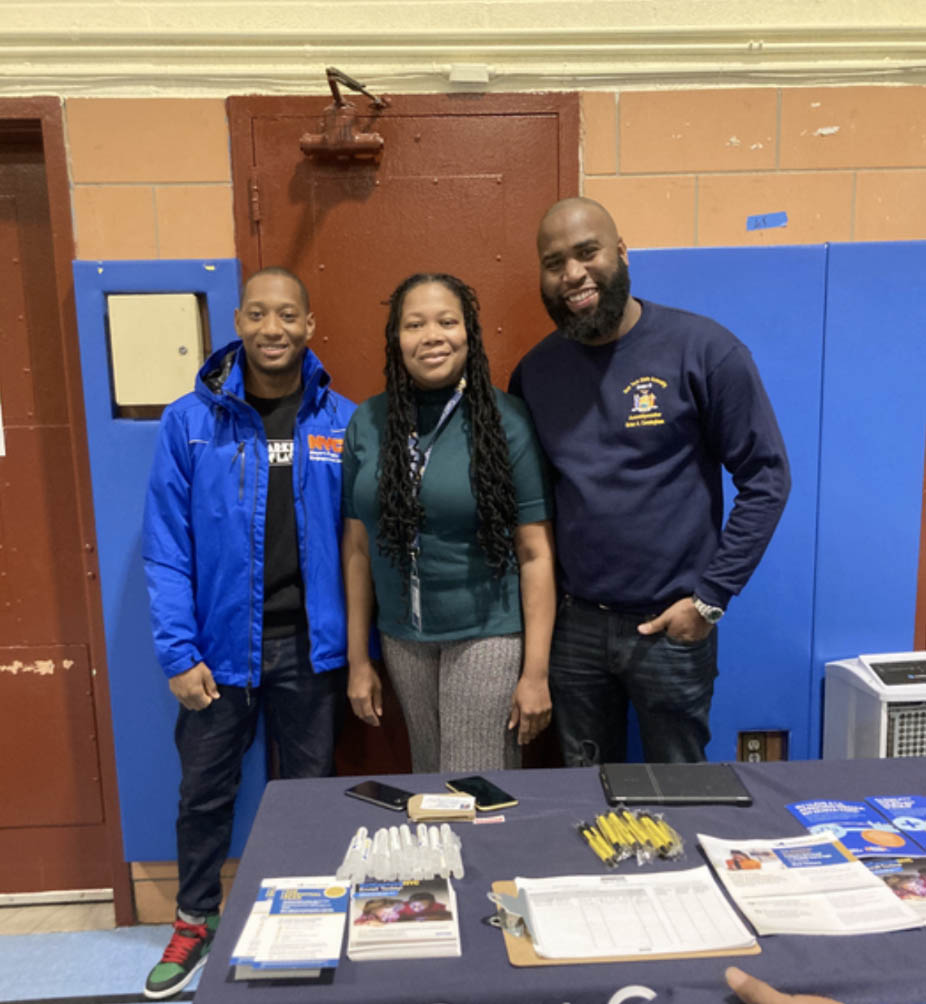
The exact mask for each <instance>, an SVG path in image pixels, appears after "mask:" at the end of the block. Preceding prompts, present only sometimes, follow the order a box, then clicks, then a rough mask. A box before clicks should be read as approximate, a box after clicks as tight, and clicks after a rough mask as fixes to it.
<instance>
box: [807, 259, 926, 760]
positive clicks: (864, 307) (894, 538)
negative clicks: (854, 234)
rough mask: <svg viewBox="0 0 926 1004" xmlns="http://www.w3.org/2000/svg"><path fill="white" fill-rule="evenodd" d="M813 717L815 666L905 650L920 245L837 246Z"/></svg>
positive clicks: (922, 270)
mask: <svg viewBox="0 0 926 1004" xmlns="http://www.w3.org/2000/svg"><path fill="white" fill-rule="evenodd" d="M825 345H826V367H825V378H824V384H823V437H822V449H821V454H820V520H819V537H818V548H817V590H816V635H815V639H814V653H813V654H814V684H815V686H814V690H813V700H814V703H813V712H814V722H815V725H816V728H817V732H815V733H814V749H817V748H818V746H819V723H820V711H819V708H820V695H821V687H820V681H821V680H822V678H823V674H824V668H825V664H826V663H827V662H828V661H830V660H833V659H843V658H846V657H849V656H855V655H858V654H859V653H862V652H868V653H871V652H896V651H901V652H903V651H908V650H909V649H911V648H912V647H913V626H914V617H915V608H916V589H917V562H918V558H919V539H920V520H921V513H922V504H923V450H924V428H926V242H922V241H917V242H915V243H914V242H911V243H903V244H835V245H833V246H832V247H831V248H830V266H829V273H828V285H827V298H826V342H825Z"/></svg>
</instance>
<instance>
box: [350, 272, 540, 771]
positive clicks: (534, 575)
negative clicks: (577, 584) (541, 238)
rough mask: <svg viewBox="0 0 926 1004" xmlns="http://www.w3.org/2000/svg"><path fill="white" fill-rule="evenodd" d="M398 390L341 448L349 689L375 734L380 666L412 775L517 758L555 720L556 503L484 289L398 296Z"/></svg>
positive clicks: (354, 425)
mask: <svg viewBox="0 0 926 1004" xmlns="http://www.w3.org/2000/svg"><path fill="white" fill-rule="evenodd" d="M389 307H390V309H389V318H388V321H387V324H386V392H385V393H384V394H379V395H377V396H376V397H373V398H371V399H370V400H369V401H366V402H365V403H364V404H362V405H361V406H360V407H359V408H358V409H357V411H356V412H355V414H354V416H353V418H352V419H351V423H350V426H349V427H348V430H347V435H346V437H345V443H344V453H343V458H342V459H343V474H344V477H343V512H344V517H345V521H344V537H343V546H342V554H343V562H344V581H345V588H346V592H347V617H348V628H347V631H348V660H349V663H350V679H349V683H348V697H349V698H350V701H351V706H352V707H353V710H354V712H355V713H356V714H357V715H358V716H359V717H360V718H362V719H363V720H364V721H365V722H367V723H368V724H370V725H379V722H380V718H381V716H382V687H381V682H380V677H379V674H378V673H377V670H376V668H375V667H374V665H373V664H372V662H371V661H370V658H369V654H368V642H369V633H370V626H371V622H372V619H373V616H374V611H375V612H376V623H377V626H378V628H379V630H380V636H381V639H382V645H383V657H384V661H385V663H386V667H387V669H388V671H389V675H390V678H391V680H392V682H393V686H394V687H395V690H396V694H397V696H398V698H399V703H400V705H401V707H402V712H403V715H404V717H405V722H406V725H407V726H408V732H409V739H410V742H411V749H412V768H413V770H415V771H416V772H429V771H463V770H466V771H473V770H485V769H492V768H502V767H515V766H518V765H519V764H520V746H522V745H524V744H525V743H528V742H530V741H531V739H533V738H534V736H536V735H537V734H538V733H539V732H541V731H542V730H543V729H544V728H546V726H547V725H548V724H549V721H550V693H549V689H548V687H547V659H548V655H549V648H550V637H551V634H552V630H553V618H554V613H555V605H556V601H555V587H554V580H553V560H554V559H553V540H552V530H551V523H550V518H551V515H552V503H551V500H550V492H549V485H548V482H547V475H546V467H545V462H544V460H543V457H542V454H541V452H540V447H539V445H538V444H537V440H536V438H535V436H534V431H533V427H532V425H531V422H530V419H529V417H528V415H527V411H526V409H525V408H524V406H523V405H522V403H521V402H520V401H519V400H517V399H516V398H512V397H510V396H509V395H507V394H505V393H503V392H502V391H500V390H497V389H495V388H493V387H492V385H491V383H490V381H489V365H488V360H487V359H486V354H485V350H484V348H483V345H482V330H481V327H480V324H479V315H478V309H479V305H478V302H477V300H476V295H475V293H474V292H473V291H472V290H471V289H470V288H469V287H468V286H467V285H466V284H465V283H463V282H461V281H460V280H459V279H456V278H454V277H453V276H449V275H442V274H435V275H427V274H419V275H413V276H411V277H410V278H408V279H406V280H405V281H404V282H403V283H401V284H400V285H399V287H398V288H397V289H396V290H395V292H394V293H393V294H392V297H391V298H390V301H389Z"/></svg>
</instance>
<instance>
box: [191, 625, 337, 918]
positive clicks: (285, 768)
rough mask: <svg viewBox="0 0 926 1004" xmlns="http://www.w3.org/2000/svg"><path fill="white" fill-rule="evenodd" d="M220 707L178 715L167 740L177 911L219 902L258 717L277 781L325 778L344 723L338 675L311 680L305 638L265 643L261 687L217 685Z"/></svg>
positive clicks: (198, 910)
mask: <svg viewBox="0 0 926 1004" xmlns="http://www.w3.org/2000/svg"><path fill="white" fill-rule="evenodd" d="M219 693H220V694H221V695H222V696H221V697H220V699H219V700H217V701H213V702H212V704H210V705H209V706H208V707H207V708H204V709H203V710H202V711H189V710H187V709H186V708H184V707H181V708H180V713H179V715H178V716H177V726H176V729H175V730H174V739H175V741H176V744H177V750H178V752H179V753H180V766H181V770H182V778H181V781H180V809H179V812H178V815H177V865H178V870H179V875H180V888H179V891H178V893H177V905H178V906H179V907H180V909H181V910H183V911H184V912H186V913H193V914H202V913H211V912H213V911H215V910H217V909H218V906H219V903H220V902H221V901H222V883H221V880H220V878H219V873H220V872H221V869H222V865H223V864H224V862H225V858H226V857H227V856H228V848H229V845H230V843H231V833H232V822H233V819H234V812H235V797H236V795H237V794H238V787H239V785H240V783H241V761H242V760H243V758H244V754H245V753H246V752H247V751H248V749H249V747H250V746H251V744H252V743H253V742H254V735H255V733H256V731H257V722H258V716H259V714H260V713H261V711H263V715H264V722H265V727H266V730H267V739H268V748H269V741H270V739H271V738H272V739H273V740H275V742H276V743H277V746H278V748H279V766H280V777H282V778H298V777H324V776H327V775H330V774H331V772H332V768H333V765H334V744H335V739H336V738H337V733H338V730H339V729H340V726H341V723H342V721H343V717H344V707H345V703H346V693H347V676H346V670H345V669H336V670H330V671H329V672H327V673H313V672H312V664H311V662H310V660H309V646H308V639H307V638H306V636H305V635H302V634H300V635H298V636H295V637H290V638H272V639H267V640H265V641H264V645H263V651H262V665H261V681H260V687H259V688H257V689H255V690H252V691H251V693H250V695H248V693H247V691H246V690H245V688H244V687H230V686H224V685H222V684H220V685H219Z"/></svg>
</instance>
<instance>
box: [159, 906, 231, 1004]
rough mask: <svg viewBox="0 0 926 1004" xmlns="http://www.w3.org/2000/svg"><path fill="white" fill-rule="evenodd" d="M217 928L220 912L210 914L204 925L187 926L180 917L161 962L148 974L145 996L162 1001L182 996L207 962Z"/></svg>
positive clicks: (175, 923) (175, 922) (176, 921)
mask: <svg viewBox="0 0 926 1004" xmlns="http://www.w3.org/2000/svg"><path fill="white" fill-rule="evenodd" d="M218 926H219V915H218V914H217V913H210V914H209V915H208V916H207V917H206V920H205V922H204V923H202V924H188V923H187V922H186V921H185V920H180V918H179V917H178V918H177V919H176V920H175V921H174V933H173V934H172V935H171V939H170V941H169V942H168V944H167V948H165V949H164V954H163V955H162V956H161V961H160V962H159V963H158V964H157V965H156V966H155V967H154V969H152V970H151V972H150V973H148V979H147V981H146V982H145V996H146V997H147V998H149V999H150V1000H161V999H162V998H164V997H172V996H173V995H174V994H176V993H179V992H180V991H181V990H182V989H183V988H184V987H185V986H186V985H187V983H189V982H190V980H191V979H193V977H194V975H195V974H196V972H197V970H198V969H199V968H200V966H202V964H203V963H204V962H205V961H206V956H207V955H208V954H209V948H210V946H211V945H212V939H213V938H214V937H215V932H216V928H217V927H218Z"/></svg>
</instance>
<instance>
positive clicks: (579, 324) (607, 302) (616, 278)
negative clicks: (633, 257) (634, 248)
mask: <svg viewBox="0 0 926 1004" xmlns="http://www.w3.org/2000/svg"><path fill="white" fill-rule="evenodd" d="M597 285H598V306H597V307H595V309H594V310H593V311H592V312H591V313H590V314H574V313H573V312H572V311H571V310H570V309H569V308H568V307H567V306H566V304H565V302H564V301H563V300H562V299H561V298H559V297H557V298H555V299H554V298H553V297H548V296H547V295H546V294H545V293H544V291H543V290H542V289H541V291H540V298H541V299H542V300H543V305H544V306H545V307H546V308H547V313H548V314H549V315H550V317H551V318H552V319H553V323H554V324H555V325H556V326H557V328H558V329H559V331H560V334H562V335H563V336H564V337H566V338H569V339H571V340H573V341H576V342H585V343H586V344H589V345H594V344H596V343H598V342H603V341H607V340H608V339H610V338H613V337H614V335H615V334H616V332H617V329H618V328H619V327H620V323H621V318H623V316H624V308H625V307H626V306H627V301H628V300H629V299H630V269H629V268H628V267H627V263H626V262H625V261H624V260H623V259H622V258H618V260H617V268H616V269H615V271H614V275H613V276H612V278H611V279H609V280H608V281H607V282H605V283H598V284H597Z"/></svg>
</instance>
